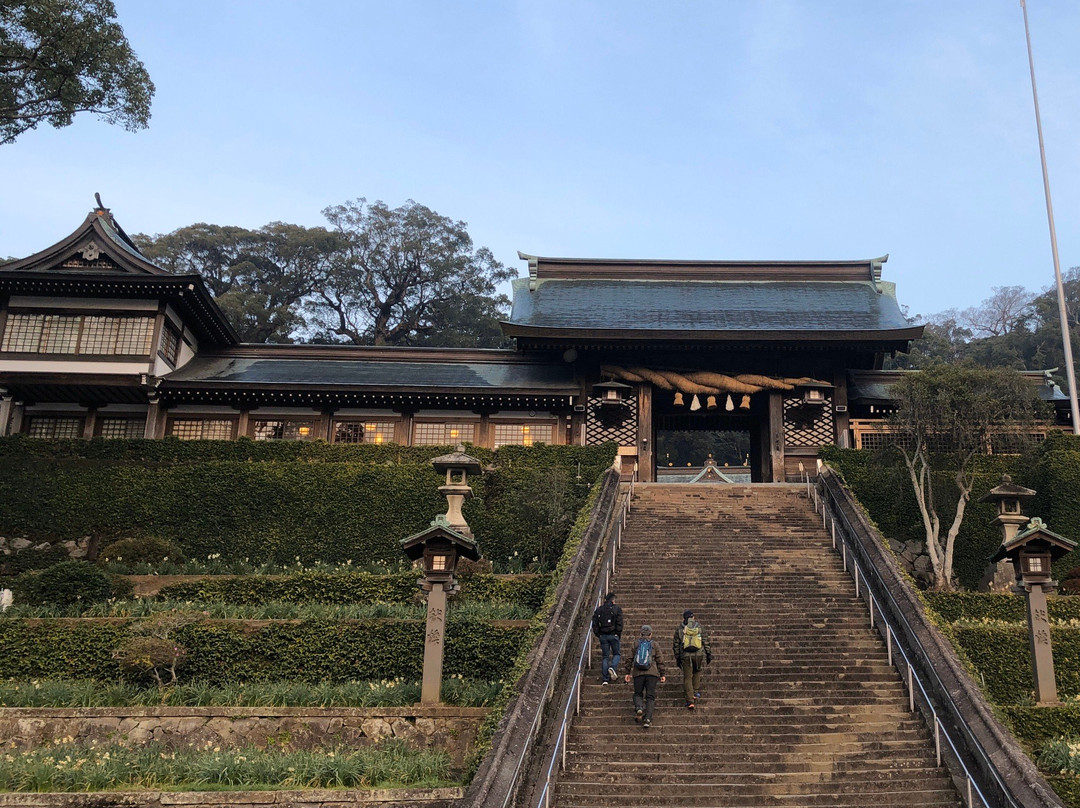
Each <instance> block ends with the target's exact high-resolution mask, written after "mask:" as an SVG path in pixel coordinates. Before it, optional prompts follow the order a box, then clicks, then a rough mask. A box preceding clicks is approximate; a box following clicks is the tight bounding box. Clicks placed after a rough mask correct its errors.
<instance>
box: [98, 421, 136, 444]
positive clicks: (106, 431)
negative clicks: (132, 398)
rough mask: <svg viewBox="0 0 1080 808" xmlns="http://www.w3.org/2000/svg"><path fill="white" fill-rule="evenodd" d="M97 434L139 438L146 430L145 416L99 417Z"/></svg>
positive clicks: (110, 436) (108, 436) (107, 436)
mask: <svg viewBox="0 0 1080 808" xmlns="http://www.w3.org/2000/svg"><path fill="white" fill-rule="evenodd" d="M98 424H99V427H98V428H99V434H100V435H101V437H103V438H129V439H130V438H141V437H143V435H144V433H145V431H146V419H145V418H141V417H139V418H101V419H99V420H98Z"/></svg>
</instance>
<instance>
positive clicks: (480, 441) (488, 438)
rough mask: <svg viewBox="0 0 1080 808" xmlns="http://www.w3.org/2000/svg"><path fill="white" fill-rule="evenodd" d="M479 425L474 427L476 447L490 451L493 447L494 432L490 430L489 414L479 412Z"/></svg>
mask: <svg viewBox="0 0 1080 808" xmlns="http://www.w3.org/2000/svg"><path fill="white" fill-rule="evenodd" d="M478 414H479V416H480V423H478V424H477V425H476V436H475V440H476V445H477V446H483V447H484V448H485V449H492V448H494V446H495V430H493V429H492V428H491V413H488V412H481V413H478Z"/></svg>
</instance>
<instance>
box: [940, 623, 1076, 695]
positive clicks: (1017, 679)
mask: <svg viewBox="0 0 1080 808" xmlns="http://www.w3.org/2000/svg"><path fill="white" fill-rule="evenodd" d="M950 632H951V633H952V634H953V637H954V638H955V641H956V643H957V644H958V645H959V646H960V648H961V649H963V651H964V653H965V654H966V655H967V658H968V660H970V662H971V664H972V666H973V667H974V669H975V672H976V676H975V679H976V681H978V682H979V683H981V684H982V686H983V689H984V690H985V691H986V693H987V695H988V696H989V698H990V700H991V701H993V702H995V703H996V704H999V705H1008V704H1024V703H1025V702H1028V701H1029V700H1030V699H1031V695H1032V691H1033V689H1034V683H1033V682H1032V678H1031V652H1030V650H1029V649H1028V638H1027V627H1026V626H1024V625H1016V624H1007V623H997V624H994V623H986V624H981V625H980V624H977V623H959V624H956V625H954V626H952V627H951V628H950ZM1050 634H1051V641H1052V643H1053V648H1054V672H1055V674H1056V678H1057V686H1058V695H1059V696H1060V697H1061V698H1063V699H1068V698H1072V697H1074V696H1078V695H1080V628H1077V627H1074V626H1054V627H1052V628H1051V630H1050Z"/></svg>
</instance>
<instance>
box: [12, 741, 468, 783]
mask: <svg viewBox="0 0 1080 808" xmlns="http://www.w3.org/2000/svg"><path fill="white" fill-rule="evenodd" d="M68 740H70V739H68ZM452 785H458V782H456V781H455V780H454V779H453V778H452V776H451V772H450V759H449V757H448V756H447V755H446V753H445V752H438V751H431V750H414V749H409V748H408V747H406V746H405V745H404V744H402V743H400V742H390V743H385V744H382V745H380V746H377V747H364V748H360V749H351V748H332V749H323V750H316V751H297V752H285V751H281V750H277V749H258V748H256V747H247V748H240V749H221V748H219V747H213V748H210V747H209V746H207V747H204V748H202V749H192V748H187V749H177V750H173V749H168V748H166V747H164V746H162V745H160V744H151V745H149V746H144V747H135V748H133V747H125V746H119V745H103V746H87V745H84V744H75V743H71V742H68V743H63V742H61V743H58V744H53V745H49V746H43V747H38V748H36V749H31V750H20V751H18V752H16V751H14V750H10V751H7V752H6V753H5V754H3V755H2V756H0V790H3V791H34V792H42V791H107V790H110V789H121V788H125V789H126V788H140V789H143V788H152V789H163V790H184V791H199V790H211V789H213V790H220V789H223V788H224V789H229V788H232V789H250V790H256V789H268V788H385V787H395V786H397V787H400V786H410V787H419V788H433V787H440V786H452Z"/></svg>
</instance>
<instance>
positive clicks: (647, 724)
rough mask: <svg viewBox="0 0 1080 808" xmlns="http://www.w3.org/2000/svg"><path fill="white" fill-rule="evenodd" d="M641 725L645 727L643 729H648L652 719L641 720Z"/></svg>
mask: <svg viewBox="0 0 1080 808" xmlns="http://www.w3.org/2000/svg"><path fill="white" fill-rule="evenodd" d="M641 726H643V727H645V729H648V728H649V727H651V726H652V721H650V720H649V719H647V718H646V719H645V720H644V721H642V722H641Z"/></svg>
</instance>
